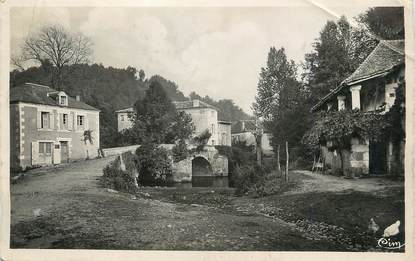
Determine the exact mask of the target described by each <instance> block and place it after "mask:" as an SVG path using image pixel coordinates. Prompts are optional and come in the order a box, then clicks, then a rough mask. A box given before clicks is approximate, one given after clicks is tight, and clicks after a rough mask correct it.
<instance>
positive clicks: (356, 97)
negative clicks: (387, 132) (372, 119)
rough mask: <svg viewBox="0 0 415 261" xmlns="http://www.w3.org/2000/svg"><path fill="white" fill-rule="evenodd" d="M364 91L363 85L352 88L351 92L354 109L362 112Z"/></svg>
mask: <svg viewBox="0 0 415 261" xmlns="http://www.w3.org/2000/svg"><path fill="white" fill-rule="evenodd" d="M361 89H362V86H361V85H354V86H352V87H350V92H351V93H352V109H353V110H354V109H358V110H360V109H361V108H360V90H361Z"/></svg>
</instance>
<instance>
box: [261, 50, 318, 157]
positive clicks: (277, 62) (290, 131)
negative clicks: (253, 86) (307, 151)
mask: <svg viewBox="0 0 415 261" xmlns="http://www.w3.org/2000/svg"><path fill="white" fill-rule="evenodd" d="M296 69H297V68H296V65H295V63H294V62H293V61H292V60H289V59H288V58H287V56H286V54H285V51H284V48H281V49H279V50H277V49H276V48H274V47H272V48H271V49H270V51H269V53H268V60H267V67H265V68H261V72H260V77H259V82H258V90H257V96H256V97H255V98H256V103H255V104H254V106H253V107H254V109H255V114H256V115H257V116H259V117H263V118H264V119H265V123H264V125H265V127H266V128H267V129H269V130H270V131H271V133H272V139H271V143H272V146H273V148H274V150H275V151H276V150H277V148H278V145H282V144H285V142H286V141H288V143H289V144H290V146H291V147H292V146H297V145H299V144H300V142H301V138H302V136H303V134H304V133H305V131H306V130H307V129H308V126H309V124H308V123H309V120H308V118H309V117H308V111H309V108H310V106H309V105H308V104H309V103H308V101H307V97H308V96H307V95H308V93H307V92H306V91H305V90H304V88H303V85H302V84H301V83H300V82H298V80H297V79H296Z"/></svg>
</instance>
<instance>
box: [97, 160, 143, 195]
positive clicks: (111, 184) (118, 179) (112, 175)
mask: <svg viewBox="0 0 415 261" xmlns="http://www.w3.org/2000/svg"><path fill="white" fill-rule="evenodd" d="M122 157H123V161H124V164H125V167H126V170H125V171H122V170H121V162H120V158H119V157H118V158H117V159H116V160H114V161H113V162H111V163H110V164H108V165H107V166H105V168H104V170H103V172H104V175H103V176H102V179H101V182H102V184H103V186H104V187H107V188H111V189H115V190H119V191H125V192H134V191H136V189H137V188H136V186H135V185H134V184H135V182H134V175H133V173H134V170H135V169H136V165H135V162H136V160H137V157H136V156H135V155H134V154H132V153H131V152H126V153H123V154H122Z"/></svg>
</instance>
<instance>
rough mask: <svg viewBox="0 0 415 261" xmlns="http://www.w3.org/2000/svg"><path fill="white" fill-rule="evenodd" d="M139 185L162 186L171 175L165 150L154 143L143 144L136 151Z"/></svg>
mask: <svg viewBox="0 0 415 261" xmlns="http://www.w3.org/2000/svg"><path fill="white" fill-rule="evenodd" d="M136 155H137V167H138V170H139V171H138V173H139V177H138V180H139V183H140V184H142V185H162V184H165V183H166V182H167V179H168V177H169V176H171V174H172V165H171V159H170V157H169V153H168V151H167V150H166V149H164V148H161V147H159V146H158V145H157V144H154V143H144V144H143V145H142V146H140V147H139V148H138V149H137V151H136Z"/></svg>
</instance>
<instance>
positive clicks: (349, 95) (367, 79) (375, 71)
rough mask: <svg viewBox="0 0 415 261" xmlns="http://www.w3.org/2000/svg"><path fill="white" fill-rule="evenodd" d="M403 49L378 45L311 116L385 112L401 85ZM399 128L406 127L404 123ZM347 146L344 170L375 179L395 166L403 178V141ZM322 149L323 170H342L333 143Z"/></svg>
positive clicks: (398, 42) (398, 44) (399, 42)
mask: <svg viewBox="0 0 415 261" xmlns="http://www.w3.org/2000/svg"><path fill="white" fill-rule="evenodd" d="M404 49H405V46H404V40H390V41H386V40H383V41H380V42H379V44H378V45H377V47H376V48H375V49H374V50H373V51H372V52H371V53H370V55H369V56H368V57H367V58H366V59H365V60H364V61H363V62H362V64H361V65H360V66H359V67H358V68H357V69H356V70H355V71H354V72H353V73H352V74H351V75H350V76H349V77H348V78H346V79H345V80H344V81H343V82H342V83H341V84H340V85H339V86H338V87H337V88H335V89H334V90H333V91H331V92H330V93H329V94H328V95H326V96H325V97H323V98H322V99H321V100H320V101H319V102H318V103H317V104H316V105H315V106H313V107H312V112H317V111H332V110H339V111H340V110H360V111H363V112H372V113H373V112H376V113H381V114H385V113H386V112H388V111H389V110H390V108H391V107H392V105H393V104H394V102H395V98H396V89H397V88H398V85H399V83H400V81H404V76H405V51H404ZM400 106H405V105H404V104H401V105H400ZM402 126H405V123H404V122H403V123H402ZM403 131H404V130H403ZM350 144H351V146H350V150H348V151H347V153H345V155H344V156H343V164H345V165H344V166H343V169H347V168H352V169H358V170H359V171H361V172H362V174H371V175H376V174H391V173H393V172H396V169H394V166H401V167H400V168H399V170H400V171H398V172H399V174H403V171H402V170H403V162H404V151H405V140H404V139H402V140H400V141H393V140H392V139H390V138H389V139H387V140H384V141H383V142H376V143H375V142H373V141H369V140H362V139H360V138H358V137H355V138H352V139H351V141H350ZM324 145H325V146H322V148H321V150H322V158H323V163H324V165H325V168H327V169H330V170H331V171H336V170H337V169H339V168H341V158H340V157H341V155H340V153H338V151H336V150H333V151H332V150H330V147H331V146H332V142H330V141H328V142H327V144H324Z"/></svg>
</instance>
